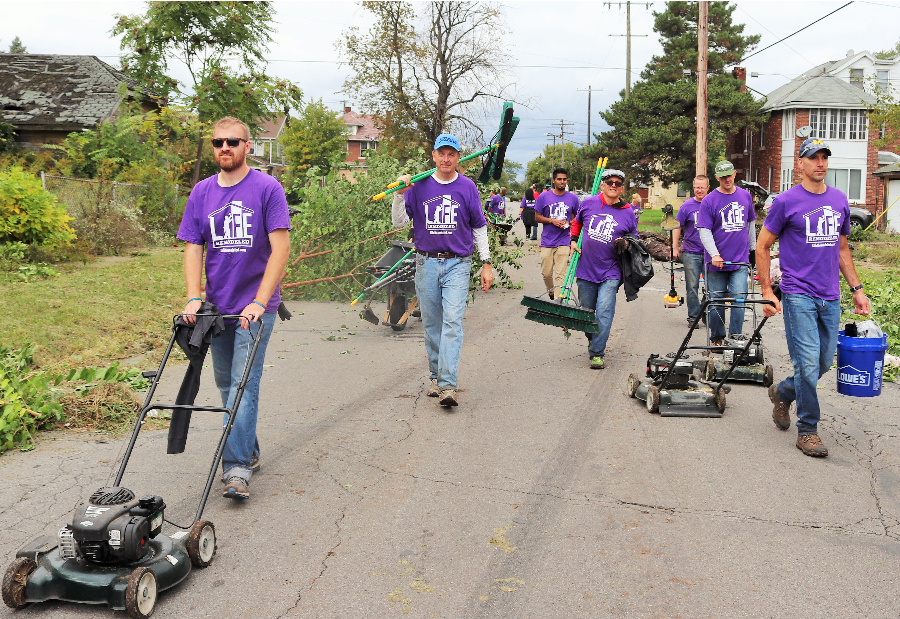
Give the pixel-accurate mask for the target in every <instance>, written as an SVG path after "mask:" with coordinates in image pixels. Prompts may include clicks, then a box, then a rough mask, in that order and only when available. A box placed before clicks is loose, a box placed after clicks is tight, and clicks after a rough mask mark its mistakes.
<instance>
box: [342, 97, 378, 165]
mask: <svg viewBox="0 0 900 619" xmlns="http://www.w3.org/2000/svg"><path fill="white" fill-rule="evenodd" d="M344 124H345V125H347V146H346V149H347V158H346V159H345V161H346V162H347V163H353V164H355V165H358V166H361V167H365V163H366V158H365V157H364V156H363V151H366V150H378V142H379V140H380V139H381V130H379V129H378V128H377V127H376V126H375V122H374V120H373V118H372V117H371V116H368V115H366V114H360V113H358V112H354V111H353V110H351V109H350V106H347V107H345V108H344Z"/></svg>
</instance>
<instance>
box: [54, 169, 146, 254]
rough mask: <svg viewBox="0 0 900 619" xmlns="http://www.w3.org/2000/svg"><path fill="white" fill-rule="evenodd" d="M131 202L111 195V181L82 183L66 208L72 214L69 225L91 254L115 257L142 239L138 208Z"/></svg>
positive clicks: (143, 236) (143, 234) (142, 230)
mask: <svg viewBox="0 0 900 619" xmlns="http://www.w3.org/2000/svg"><path fill="white" fill-rule="evenodd" d="M120 193H122V194H124V193H125V192H120ZM133 203H134V200H133V199H129V197H127V196H124V195H123V196H122V197H121V198H120V197H118V196H117V197H115V198H114V197H113V185H112V183H84V186H83V187H82V189H81V193H80V196H79V199H78V200H74V201H73V202H72V204H71V205H70V207H69V211H70V212H71V214H72V215H73V216H74V221H73V222H72V227H73V228H75V231H76V232H77V233H78V238H79V239H81V240H82V241H83V243H84V245H85V246H86V249H87V250H88V251H89V252H90V253H92V254H94V255H97V256H118V255H119V254H120V253H121V252H122V250H123V249H125V248H126V247H131V246H134V245H138V244H140V243H142V242H143V241H144V240H145V238H146V236H145V230H144V227H143V226H142V225H141V222H140V211H139V210H138V208H137V207H136V206H135V205H134V204H133Z"/></svg>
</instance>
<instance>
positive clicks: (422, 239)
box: [391, 133, 494, 406]
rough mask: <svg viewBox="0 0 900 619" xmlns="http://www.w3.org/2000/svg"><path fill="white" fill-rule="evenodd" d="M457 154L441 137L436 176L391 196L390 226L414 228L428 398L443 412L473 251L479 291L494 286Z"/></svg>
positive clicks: (471, 189)
mask: <svg viewBox="0 0 900 619" xmlns="http://www.w3.org/2000/svg"><path fill="white" fill-rule="evenodd" d="M459 151H460V145H459V140H458V139H456V137H455V136H453V135H450V134H447V133H445V134H442V135H439V136H438V138H437V140H435V142H434V150H433V151H432V152H431V157H432V159H433V160H434V162H435V164H436V167H437V169H436V170H435V173H434V174H433V175H431V176H429V177H427V178H425V179H423V180H421V181H418V182H416V183H415V184H412V183H411V176H410V175H404V176H401V177H400V178H398V179H397V181H398V182H399V183H401V184H402V185H404V187H403V189H400V190H399V191H398V192H397V193H395V194H394V203H393V208H392V212H391V219H392V221H393V224H394V226H403V225H406V224H407V223H408V222H409V221H410V220H412V222H413V242H414V243H415V245H416V254H417V255H416V297H418V299H419V305H420V307H421V308H422V326H423V327H424V328H425V350H426V352H427V353H428V369H429V371H430V373H431V386H430V387H429V389H428V392H427V395H428V396H429V397H438V398H440V403H441V406H456V405H457V404H458V400H457V397H458V396H457V393H456V381H457V377H458V375H459V357H460V353H461V351H462V343H463V324H462V320H463V313H464V312H465V309H466V298H467V297H468V296H469V278H470V275H471V272H472V253H473V249H474V248H475V247H477V248H478V255H479V257H480V258H481V262H482V264H483V265H484V266H483V267H482V270H481V289H482V290H484V291H485V292H487V291H488V290H489V289H490V287H491V284H492V283H493V282H494V271H493V267H492V266H491V254H490V250H489V249H488V233H487V221H485V219H484V213H483V212H482V210H481V197H480V196H479V194H478V188H477V187H476V186H475V183H474V182H472V180H470V179H468V178H466V177H465V176H463V175H462V174H460V173H459V172H458V171H457V166H458V164H459ZM403 194H405V195H403ZM473 246H474V247H473Z"/></svg>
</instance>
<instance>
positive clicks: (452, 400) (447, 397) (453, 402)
mask: <svg viewBox="0 0 900 619" xmlns="http://www.w3.org/2000/svg"><path fill="white" fill-rule="evenodd" d="M440 404H441V406H457V405H458V404H459V401H458V400H457V399H456V389H444V390H443V391H441V401H440Z"/></svg>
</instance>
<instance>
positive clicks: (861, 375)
mask: <svg viewBox="0 0 900 619" xmlns="http://www.w3.org/2000/svg"><path fill="white" fill-rule="evenodd" d="M838 382H839V383H844V384H845V385H859V386H860V387H868V386H869V385H871V384H872V375H871V374H870V373H869V372H864V371H863V370H857V369H856V368H855V367H853V366H852V365H845V366H843V367H839V368H838Z"/></svg>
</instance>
